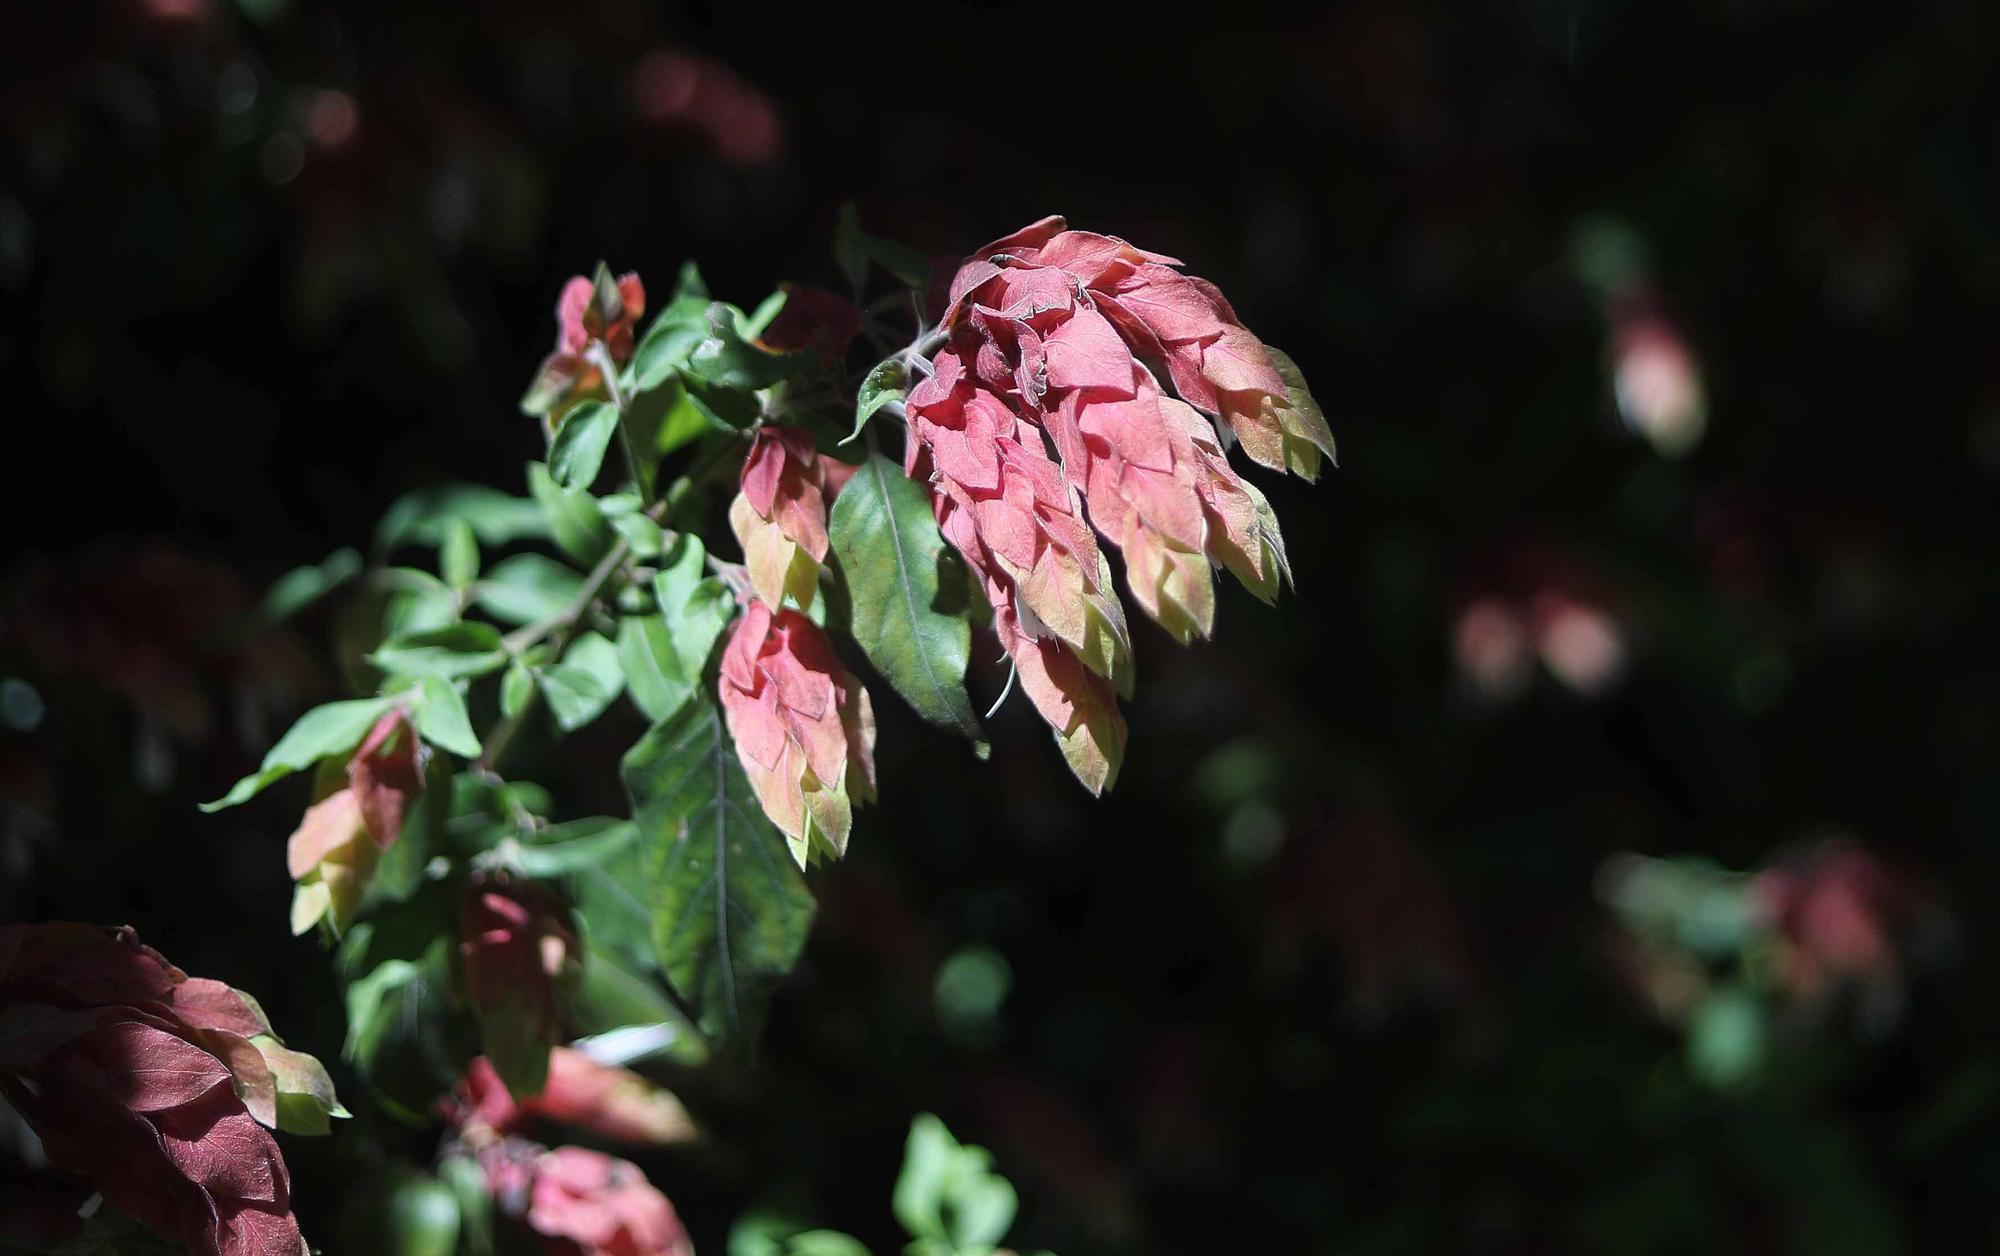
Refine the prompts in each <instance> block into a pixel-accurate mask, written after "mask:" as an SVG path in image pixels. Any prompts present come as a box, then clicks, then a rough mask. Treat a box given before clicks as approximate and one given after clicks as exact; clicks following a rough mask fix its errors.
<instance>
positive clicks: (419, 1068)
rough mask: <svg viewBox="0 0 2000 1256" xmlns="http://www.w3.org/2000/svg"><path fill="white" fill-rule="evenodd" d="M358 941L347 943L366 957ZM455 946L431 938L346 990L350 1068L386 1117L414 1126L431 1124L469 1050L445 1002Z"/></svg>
mask: <svg viewBox="0 0 2000 1256" xmlns="http://www.w3.org/2000/svg"><path fill="white" fill-rule="evenodd" d="M419 905H421V904H413V905H412V906H413V907H414V906H419ZM363 936H364V935H363V931H362V929H360V928H356V929H355V930H353V931H350V933H349V934H348V939H349V941H350V942H356V943H357V947H358V949H359V950H362V951H365V950H366V949H367V948H366V945H365V943H360V942H358V939H361V938H362V937H363ZM455 947H456V942H455V940H454V939H453V938H451V937H450V936H448V935H442V934H440V935H436V936H433V937H432V938H431V939H430V940H429V941H428V942H427V943H426V944H424V945H423V946H422V949H421V950H418V951H417V952H416V953H415V954H414V955H411V956H409V957H407V958H405V957H401V956H399V957H395V958H388V959H384V960H382V961H381V962H380V963H377V964H375V965H373V966H372V967H370V968H369V969H368V970H367V972H366V973H365V974H364V975H363V976H362V977H360V978H359V979H358V980H356V981H354V982H353V983H352V984H351V985H349V986H348V987H347V1046H346V1056H347V1059H348V1061H349V1063H351V1064H353V1065H354V1067H355V1069H356V1070H357V1071H359V1072H360V1073H361V1075H362V1076H363V1077H365V1078H366V1079H367V1080H368V1083H369V1085H370V1086H371V1087H373V1088H374V1089H375V1091H376V1093H377V1095H378V1097H379V1098H381V1099H382V1100H383V1101H384V1102H385V1104H386V1105H387V1106H388V1107H389V1108H390V1110H391V1111H392V1112H394V1113H395V1114H396V1115H398V1116H399V1117H400V1118H402V1119H404V1120H407V1121H411V1122H413V1123H417V1124H423V1123H426V1122H427V1121H428V1120H429V1107H430V1104H431V1102H432V1100H433V1098H434V1097H435V1096H436V1095H437V1094H439V1093H440V1092H441V1091H444V1090H448V1089H450V1087H451V1086H452V1085H453V1083H455V1082H456V1081H457V1080H458V1078H459V1076H460V1074H461V1072H462V1071H463V1069H464V1067H465V1064H466V1061H467V1060H468V1059H470V1058H471V1056H472V1054H473V1051H474V1049H475V1048H474V1046H473V1042H472V1039H471V1036H470V1035H469V1034H468V1032H467V1031H468V1029H469V1028H470V1026H469V1025H468V1024H467V1022H466V1021H465V1019H464V1017H463V1016H462V1015H461V1014H460V1013H459V1012H458V1011H457V1010H456V1008H455V1007H454V1005H453V1000H452V996H451V957H452V953H453V951H454V949H455ZM346 949H347V948H345V947H344V948H343V950H344V951H345V950H346Z"/></svg>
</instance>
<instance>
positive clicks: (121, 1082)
mask: <svg viewBox="0 0 2000 1256" xmlns="http://www.w3.org/2000/svg"><path fill="white" fill-rule="evenodd" d="M76 1049H78V1050H81V1051H83V1052H85V1053H86V1054H87V1055H88V1056H89V1057H90V1059H91V1060H92V1061H93V1062H95V1063H96V1064H97V1066H98V1067H99V1068H100V1069H101V1070H102V1071H103V1074H104V1079H105V1083H106V1085H108V1086H109V1087H110V1088H111V1092H112V1093H113V1094H114V1095H116V1096H117V1098H118V1100H119V1101H120V1102H121V1103H123V1104H124V1105H125V1106H126V1107H128V1108H130V1109H132V1110H133V1111H134V1112H162V1111H165V1110H167V1109H169V1108H177V1107H180V1106H181V1105H183V1104H189V1103H193V1102H194V1101H195V1100H197V1099H200V1098H201V1097H202V1096H204V1095H207V1094H209V1093H210V1092H211V1091H213V1090H215V1088H216V1087H218V1086H226V1085H228V1084H229V1070H228V1069H226V1068H224V1067H223V1065H222V1061H220V1060H218V1059H216V1058H215V1057H214V1056H212V1055H210V1054H209V1053H208V1052H206V1051H204V1050H202V1049H201V1048H200V1047H197V1046H195V1045H194V1044H192V1043H190V1042H186V1041H183V1040H182V1039H180V1038H176V1037H175V1036H174V1035H172V1034H170V1033H167V1032H165V1031H164V1030H159V1029H155V1028H153V1027H152V1026H150V1025H144V1024H141V1023H139V1022H137V1021H120V1022H115V1023H112V1024H109V1025H102V1026H100V1027H99V1028H98V1029H96V1030H95V1031H93V1032H92V1033H90V1034H89V1035H87V1036H86V1037H85V1038H83V1039H81V1040H80V1041H79V1042H78V1044H77V1047H76Z"/></svg>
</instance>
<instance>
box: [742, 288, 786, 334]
mask: <svg viewBox="0 0 2000 1256" xmlns="http://www.w3.org/2000/svg"><path fill="white" fill-rule="evenodd" d="M785 300H786V296H785V293H784V291H783V290H780V291H777V292H773V293H772V294H771V295H770V296H768V297H765V298H764V299H763V300H762V301H759V302H758V303H757V308H756V309H754V310H752V311H750V312H749V313H748V314H746V315H744V316H743V317H741V318H739V319H737V320H736V329H737V331H738V332H740V333H742V335H743V336H744V337H745V338H746V339H750V340H754V339H756V338H757V337H759V336H761V335H763V334H764V333H765V332H766V331H768V330H770V327H771V320H772V319H774V318H776V317H778V313H779V311H781V310H783V309H784V308H785Z"/></svg>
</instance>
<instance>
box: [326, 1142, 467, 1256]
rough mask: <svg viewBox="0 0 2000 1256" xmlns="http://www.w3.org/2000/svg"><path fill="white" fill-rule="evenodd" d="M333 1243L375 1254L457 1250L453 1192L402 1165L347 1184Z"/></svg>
mask: <svg viewBox="0 0 2000 1256" xmlns="http://www.w3.org/2000/svg"><path fill="white" fill-rule="evenodd" d="M349 1185H350V1187H351V1189H350V1190H348V1191H347V1193H346V1194H347V1199H348V1201H349V1202H348V1204H347V1208H346V1212H345V1215H344V1216H343V1217H342V1218H341V1225H340V1239H341V1242H340V1243H339V1244H338V1248H339V1250H341V1251H350V1252H371V1253H375V1254H376V1256H452V1253H454V1252H456V1251H457V1250H458V1246H459V1231H460V1228H461V1227H460V1221H461V1218H460V1215H459V1203H458V1196H457V1194H456V1193H455V1192H454V1191H453V1190H452V1189H451V1188H450V1187H448V1186H446V1185H445V1184H444V1183H442V1182H439V1181H438V1180H437V1179H436V1178H433V1177H430V1176H428V1175H426V1174H423V1173H419V1172H417V1171H416V1170H414V1169H410V1168H408V1167H406V1166H402V1165H397V1166H394V1167H393V1168H390V1169H388V1170H386V1171H381V1172H377V1173H375V1174H373V1175H371V1176H370V1177H368V1178H365V1179H363V1181H362V1182H360V1183H359V1184H349Z"/></svg>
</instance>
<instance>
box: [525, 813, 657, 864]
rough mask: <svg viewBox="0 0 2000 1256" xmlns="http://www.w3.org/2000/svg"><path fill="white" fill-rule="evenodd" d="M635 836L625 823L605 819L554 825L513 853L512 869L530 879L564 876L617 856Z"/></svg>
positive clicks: (628, 824) (628, 823) (625, 821)
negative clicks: (532, 841)
mask: <svg viewBox="0 0 2000 1256" xmlns="http://www.w3.org/2000/svg"><path fill="white" fill-rule="evenodd" d="M559 830H560V831H561V832H560V834H559V835H557V836H554V837H553V838H551V836H550V835H552V834H558V831H559ZM638 833H639V831H638V830H637V829H635V828H633V827H632V824H631V822H630V821H629V820H612V819H610V818H608V817H600V818H598V819H595V820H579V821H572V822H571V823H569V824H562V825H556V826H554V827H552V828H549V829H546V830H543V831H542V832H541V833H540V834H537V840H536V841H535V842H534V843H533V844H524V845H522V846H521V847H520V849H519V850H517V851H515V853H514V866H515V867H517V868H519V869H520V870H521V872H522V873H523V874H525V875H527V876H531V877H555V876H565V875H567V874H569V873H572V872H576V871H578V870H579V869H582V868H588V867H590V866H592V865H593V864H597V863H602V862H603V861H604V860H606V859H609V858H611V857H612V856H614V855H617V854H619V853H620V852H622V851H623V850H624V849H625V848H626V847H627V846H630V845H631V844H632V842H633V840H634V839H635V838H637V837H638Z"/></svg>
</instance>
